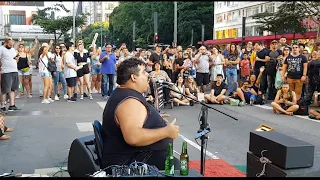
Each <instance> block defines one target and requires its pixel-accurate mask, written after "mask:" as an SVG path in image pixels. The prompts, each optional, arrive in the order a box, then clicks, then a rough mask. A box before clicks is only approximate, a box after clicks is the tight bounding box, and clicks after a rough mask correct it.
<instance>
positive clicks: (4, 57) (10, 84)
mask: <svg viewBox="0 0 320 180" xmlns="http://www.w3.org/2000/svg"><path fill="white" fill-rule="evenodd" d="M13 45H14V41H13V39H12V38H11V37H9V38H6V39H5V41H4V45H3V46H1V47H0V58H1V94H2V101H1V110H2V111H6V107H5V101H6V95H7V94H8V93H9V100H10V106H9V108H8V111H15V110H18V108H17V106H16V105H15V102H14V98H15V93H14V92H15V91H16V90H18V89H19V77H18V68H17V61H16V60H15V56H16V50H15V49H14V48H13Z"/></svg>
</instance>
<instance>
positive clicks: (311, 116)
mask: <svg viewBox="0 0 320 180" xmlns="http://www.w3.org/2000/svg"><path fill="white" fill-rule="evenodd" d="M309 118H310V119H317V117H316V116H314V115H312V114H310V115H309Z"/></svg>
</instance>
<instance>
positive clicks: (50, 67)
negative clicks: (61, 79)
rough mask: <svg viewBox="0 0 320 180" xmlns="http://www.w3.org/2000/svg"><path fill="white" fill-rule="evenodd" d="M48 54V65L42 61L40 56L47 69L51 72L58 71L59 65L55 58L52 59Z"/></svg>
mask: <svg viewBox="0 0 320 180" xmlns="http://www.w3.org/2000/svg"><path fill="white" fill-rule="evenodd" d="M46 56H47V59H48V66H46V65H45V64H44V62H43V61H42V58H40V60H41V62H42V63H43V65H44V66H45V67H46V68H47V70H48V71H49V72H51V73H53V72H56V71H57V65H56V62H55V61H54V60H52V58H49V57H48V55H46Z"/></svg>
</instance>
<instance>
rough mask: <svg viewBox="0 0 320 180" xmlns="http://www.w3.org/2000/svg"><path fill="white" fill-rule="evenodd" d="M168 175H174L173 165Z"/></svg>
mask: <svg viewBox="0 0 320 180" xmlns="http://www.w3.org/2000/svg"><path fill="white" fill-rule="evenodd" d="M170 174H171V175H174V165H172V166H171V169H170Z"/></svg>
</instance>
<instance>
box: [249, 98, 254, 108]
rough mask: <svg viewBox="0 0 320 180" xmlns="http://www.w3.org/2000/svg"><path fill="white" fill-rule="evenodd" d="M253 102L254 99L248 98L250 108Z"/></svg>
mask: <svg viewBox="0 0 320 180" xmlns="http://www.w3.org/2000/svg"><path fill="white" fill-rule="evenodd" d="M253 102H254V99H253V98H250V106H252V105H253Z"/></svg>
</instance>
